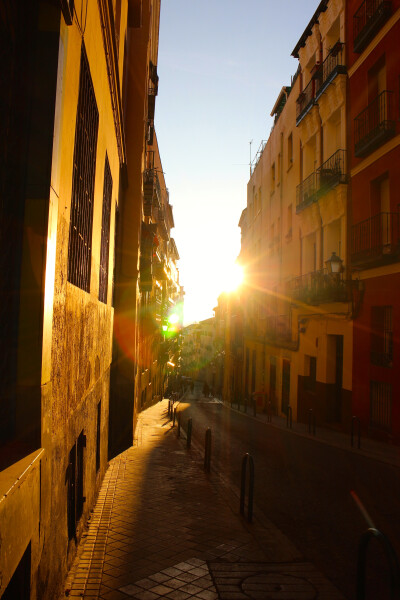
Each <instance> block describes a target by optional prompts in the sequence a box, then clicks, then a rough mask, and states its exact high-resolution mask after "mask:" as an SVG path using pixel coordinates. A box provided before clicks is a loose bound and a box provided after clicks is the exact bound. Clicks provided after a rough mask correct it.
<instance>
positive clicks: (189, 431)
mask: <svg viewBox="0 0 400 600" xmlns="http://www.w3.org/2000/svg"><path fill="white" fill-rule="evenodd" d="M191 445H192V418H190V419H189V420H188V424H187V434H186V448H190V446H191Z"/></svg>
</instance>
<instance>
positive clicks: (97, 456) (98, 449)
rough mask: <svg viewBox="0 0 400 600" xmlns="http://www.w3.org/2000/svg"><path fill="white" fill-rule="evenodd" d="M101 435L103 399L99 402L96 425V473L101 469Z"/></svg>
mask: <svg viewBox="0 0 400 600" xmlns="http://www.w3.org/2000/svg"><path fill="white" fill-rule="evenodd" d="M100 435H101V400H100V401H99V403H98V404H97V425H96V473H97V471H98V470H99V469H100Z"/></svg>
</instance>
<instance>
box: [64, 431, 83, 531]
mask: <svg viewBox="0 0 400 600" xmlns="http://www.w3.org/2000/svg"><path fill="white" fill-rule="evenodd" d="M85 447H86V435H85V434H84V433H83V431H81V433H80V434H79V437H78V439H77V441H76V442H75V444H74V445H73V446H72V448H71V450H70V453H69V463H68V468H67V478H66V479H67V482H68V490H67V519H68V537H69V539H70V540H71V539H72V538H73V537H75V533H76V524H77V523H78V521H79V519H80V518H81V516H82V513H83V504H84V502H85V500H86V498H85V497H84V495H83V486H84V461H83V450H84V448H85Z"/></svg>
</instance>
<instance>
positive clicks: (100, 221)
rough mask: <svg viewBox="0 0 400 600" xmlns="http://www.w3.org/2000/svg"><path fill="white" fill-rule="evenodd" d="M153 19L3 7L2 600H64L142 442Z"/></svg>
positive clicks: (122, 9) (113, 10)
mask: <svg viewBox="0 0 400 600" xmlns="http://www.w3.org/2000/svg"><path fill="white" fill-rule="evenodd" d="M3 9H4V10H3ZM159 14H160V2H159V0H132V1H131V0H130V1H129V2H128V0H114V1H110V2H108V1H106V0H98V2H87V1H85V0H75V2H66V1H60V2H50V1H49V2H46V1H44V0H43V1H42V0H33V1H32V2H29V3H23V2H13V3H10V2H8V1H6V0H2V1H1V19H2V32H3V34H4V35H2V38H1V40H0V45H1V49H2V55H3V56H7V58H6V59H5V65H7V67H6V68H7V72H6V74H5V75H6V78H5V81H4V85H6V83H5V82H6V81H7V86H6V89H7V91H6V93H5V94H4V105H2V111H1V117H0V131H1V139H2V141H3V142H5V143H2V146H1V161H0V163H1V170H0V185H1V197H2V203H1V208H0V211H1V236H0V244H1V249H2V252H1V253H0V254H1V255H2V259H1V260H2V264H1V273H2V275H1V286H2V311H1V314H0V319H1V323H0V329H1V331H2V332H3V335H2V338H1V343H2V352H1V354H2V357H3V359H2V363H1V386H2V389H1V403H0V411H1V419H0V420H1V427H0V429H1V431H0V462H1V464H0V469H1V470H0V488H1V493H0V521H1V532H2V533H1V541H2V543H1V548H0V573H1V578H0V596H1V597H4V598H17V597H24V598H30V599H31V600H35V599H36V598H40V599H43V600H47V599H49V600H50V599H51V600H53V599H54V598H56V597H58V596H59V594H60V593H61V586H62V583H63V579H64V576H65V574H66V572H67V569H68V567H69V566H70V565H71V562H72V560H73V558H74V555H75V553H76V548H77V544H78V542H79V540H80V538H81V536H82V533H83V531H84V530H85V526H86V521H87V518H88V517H89V515H90V512H91V509H92V507H93V505H94V502H95V500H96V495H97V493H98V490H99V488H100V485H101V481H102V479H103V476H104V473H105V471H106V468H107V463H108V458H109V456H110V455H113V454H115V453H116V452H117V451H118V449H123V448H124V447H126V445H127V444H128V445H129V440H132V438H133V430H134V421H135V411H136V410H137V407H138V406H139V405H140V400H139V399H138V398H137V397H136V396H135V383H136V379H135V377H136V372H135V365H136V364H137V357H138V355H139V353H140V348H139V340H138V334H137V330H138V327H137V320H138V303H139V299H140V294H139V258H140V238H141V223H142V221H143V178H142V173H143V170H144V167H145V160H146V143H147V140H148V139H149V136H150V135H151V130H152V128H153V127H154V122H153V120H152V118H151V108H150V109H149V105H151V103H152V102H153V100H154V89H153V87H152V82H153V80H155V75H156V69H155V65H156V64H157V50H158V27H159ZM16 74H17V76H16ZM6 140H8V142H7V143H6ZM10 175H12V176H11V177H10ZM10 231H11V232H12V234H11V235H10ZM7 233H8V235H6V234H7ZM124 411H125V412H124ZM121 416H122V418H121ZM126 416H128V417H129V418H128V419H126V420H125V421H124V419H125V418H126Z"/></svg>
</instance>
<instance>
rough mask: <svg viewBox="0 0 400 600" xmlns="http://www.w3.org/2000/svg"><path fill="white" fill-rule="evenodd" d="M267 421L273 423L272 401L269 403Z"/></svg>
mask: <svg viewBox="0 0 400 600" xmlns="http://www.w3.org/2000/svg"><path fill="white" fill-rule="evenodd" d="M267 423H272V406H271V401H269V402H268V404H267Z"/></svg>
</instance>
